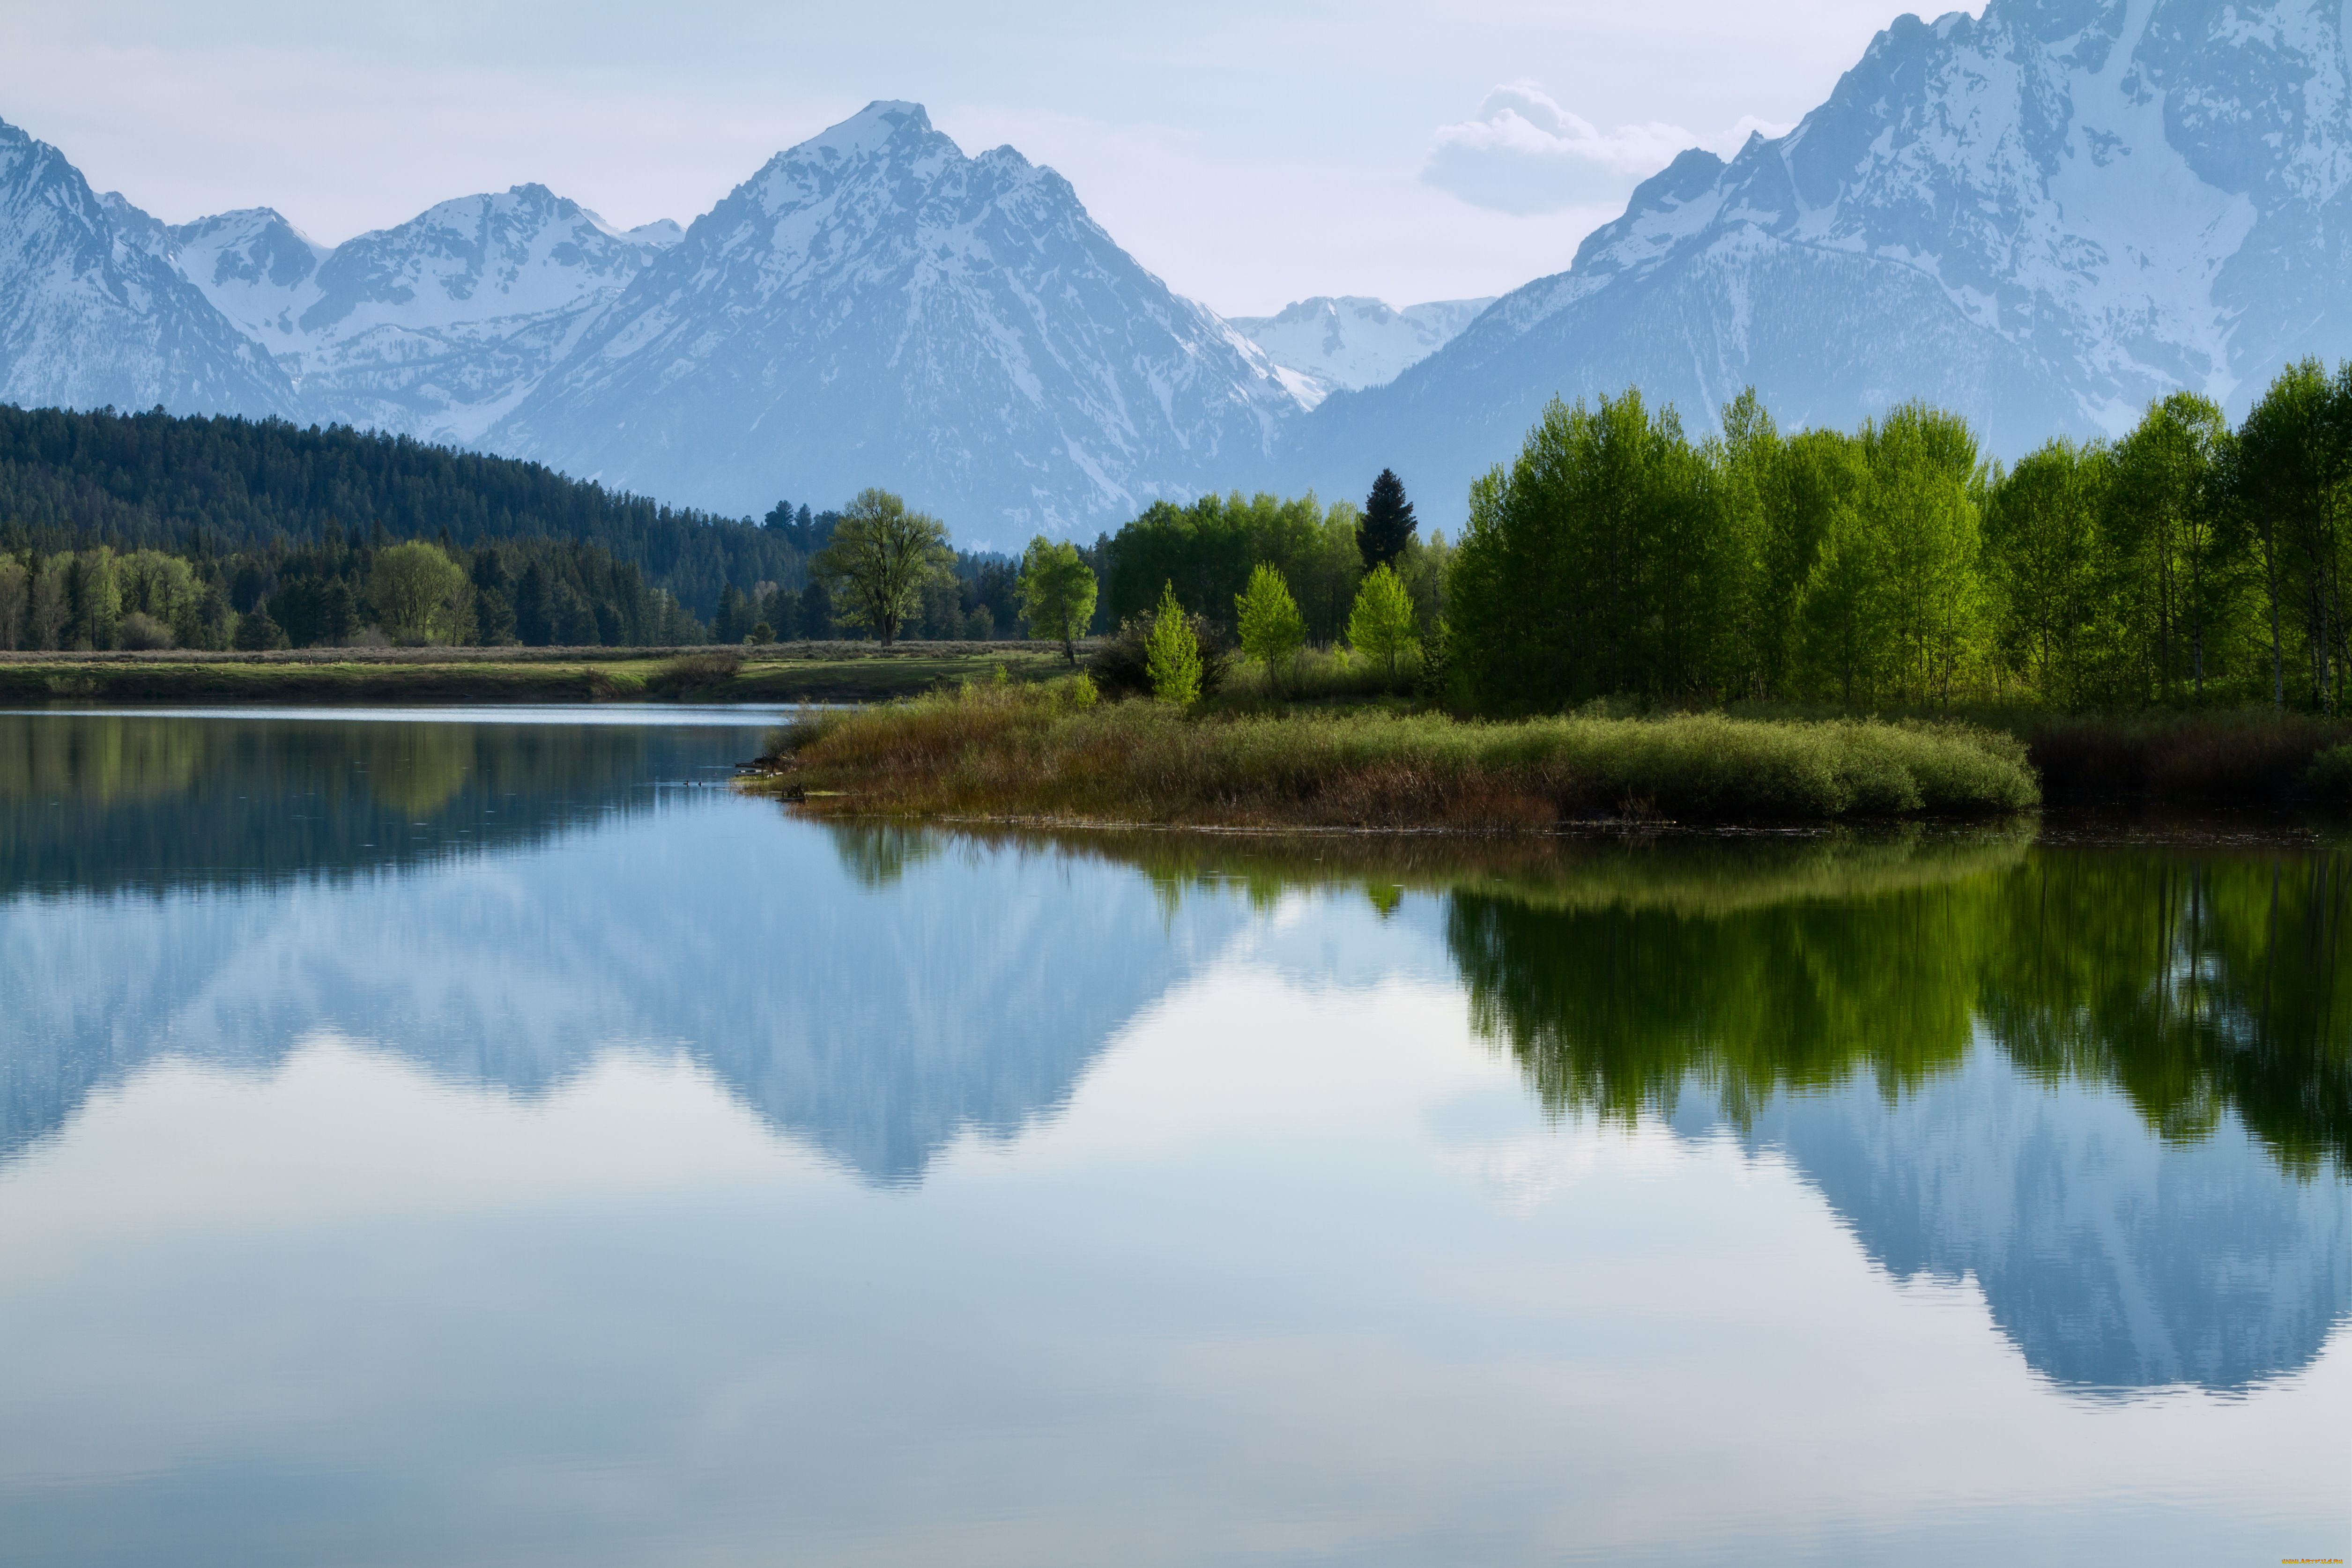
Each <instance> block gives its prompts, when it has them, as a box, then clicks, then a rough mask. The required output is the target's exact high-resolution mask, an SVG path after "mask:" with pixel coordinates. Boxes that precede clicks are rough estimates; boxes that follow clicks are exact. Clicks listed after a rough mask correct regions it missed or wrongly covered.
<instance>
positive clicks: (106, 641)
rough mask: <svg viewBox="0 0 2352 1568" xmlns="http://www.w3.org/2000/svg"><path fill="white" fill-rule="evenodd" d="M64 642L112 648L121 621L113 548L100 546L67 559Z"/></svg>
mask: <svg viewBox="0 0 2352 1568" xmlns="http://www.w3.org/2000/svg"><path fill="white" fill-rule="evenodd" d="M65 587H66V625H65V632H64V640H65V645H66V646H67V647H69V648H111V647H113V646H114V642H115V630H116V628H117V627H119V626H120V625H121V622H122V585H121V581H120V580H119V579H118V578H117V576H116V573H115V559H114V551H113V549H110V547H108V546H105V545H100V546H99V547H98V548H97V549H86V550H82V551H79V553H77V554H75V555H72V556H70V557H68V558H67V560H66V565H65Z"/></svg>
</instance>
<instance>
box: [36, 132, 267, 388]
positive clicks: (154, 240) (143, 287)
mask: <svg viewBox="0 0 2352 1568" xmlns="http://www.w3.org/2000/svg"><path fill="white" fill-rule="evenodd" d="M0 401H5V402H15V403H22V404H27V405H41V404H65V405H68V406H72V407H79V408H96V407H100V406H102V405H104V404H107V403H112V404H114V405H115V406H117V407H119V408H152V407H153V406H154V405H155V404H157V403H159V402H160V403H163V404H164V405H166V406H168V407H171V408H173V409H175V410H184V411H191V412H193V411H195V410H199V409H201V410H204V411H205V412H215V413H247V414H273V413H290V412H291V411H292V408H293V403H294V389H293V387H292V385H291V384H290V383H289V382H288V380H287V378H286V376H285V375H284V373H283V372H281V371H279V370H278V367H277V366H276V365H275V364H273V363H272V362H271V361H270V359H269V356H268V355H267V354H265V353H263V352H262V351H261V350H259V349H258V348H257V346H256V345H255V344H254V343H253V342H252V341H251V340H249V339H247V338H246V337H245V336H244V335H243V334H242V333H240V332H239V331H238V330H237V329H236V327H235V326H234V325H232V324H231V323H230V322H228V321H226V320H225V319H222V317H221V315H220V313H219V312H218V311H216V310H215V309H214V308H212V306H211V305H210V304H209V303H208V302H207V301H206V300H205V298H204V296H203V295H202V294H200V293H198V292H197V291H196V290H195V289H194V287H190V286H189V284H188V281H187V280H186V278H184V277H182V276H181V275H180V273H179V271H178V270H177V269H176V268H175V267H173V264H172V262H171V260H170V258H169V255H168V243H167V236H166V235H164V232H163V225H161V224H158V223H156V222H155V220H154V219H152V218H151V217H149V216H147V214H144V213H142V212H140V211H139V210H138V209H137V208H136V207H133V206H131V204H129V203H128V202H125V201H124V200H122V198H121V197H120V196H117V195H112V194H109V195H106V196H100V195H98V194H97V193H94V192H92V191H91V190H90V188H89V182H88V181H86V180H84V179H83V178H82V176H81V172H80V171H79V170H77V169H76V168H75V167H74V166H73V165H72V164H71V163H68V162H66V160H65V157H64V155H63V154H61V153H60V152H58V150H57V149H56V148H54V147H52V146H50V145H49V144H48V143H47V142H46V141H35V140H34V139H33V138H32V137H30V136H28V135H26V133H25V132H24V131H19V130H17V129H16V127H15V126H13V125H9V124H7V123H6V122H5V121H0Z"/></svg>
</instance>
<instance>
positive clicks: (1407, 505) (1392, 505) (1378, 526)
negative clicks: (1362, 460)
mask: <svg viewBox="0 0 2352 1568" xmlns="http://www.w3.org/2000/svg"><path fill="white" fill-rule="evenodd" d="M1416 526H1417V524H1416V522H1415V520H1414V517H1413V515H1412V502H1411V501H1408V500H1406V499H1405V497H1404V481H1403V480H1402V479H1399V478H1398V477H1397V476H1396V472H1395V470H1393V469H1390V468H1383V469H1381V476H1380V477H1379V478H1377V479H1375V480H1373V481H1372V493H1371V494H1370V496H1367V497H1364V520H1363V522H1362V523H1361V524H1360V525H1359V526H1358V528H1357V531H1356V546H1357V549H1358V550H1359V551H1360V554H1361V555H1362V557H1363V562H1364V570H1366V571H1370V570H1373V569H1374V568H1375V567H1382V566H1393V565H1395V564H1396V558H1397V557H1398V556H1399V555H1400V554H1402V553H1403V550H1404V548H1405V546H1406V545H1408V544H1410V543H1412V535H1413V529H1414V528H1415V527H1416Z"/></svg>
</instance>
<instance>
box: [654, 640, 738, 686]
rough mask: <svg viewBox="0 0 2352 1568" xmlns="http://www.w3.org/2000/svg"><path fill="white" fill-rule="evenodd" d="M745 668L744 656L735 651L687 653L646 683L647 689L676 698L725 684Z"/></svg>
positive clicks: (725, 649)
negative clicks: (676, 696)
mask: <svg viewBox="0 0 2352 1568" xmlns="http://www.w3.org/2000/svg"><path fill="white" fill-rule="evenodd" d="M742 667H743V655H742V653H741V652H740V651H739V650H737V649H734V648H714V649H712V650H711V651H710V652H709V653H686V654H681V655H680V656H679V657H677V658H675V659H672V660H671V661H669V663H667V664H664V665H663V666H662V667H661V669H660V670H658V671H657V672H656V673H655V674H653V675H652V676H651V677H650V678H649V679H647V680H646V691H648V692H653V693H658V694H661V695H669V696H675V695H680V694H682V693H686V692H692V691H699V690H703V689H705V688H707V687H710V686H717V685H725V684H726V683H727V682H729V681H731V680H733V679H734V678H735V673H736V672H737V671H738V670H740V669H741V668H742Z"/></svg>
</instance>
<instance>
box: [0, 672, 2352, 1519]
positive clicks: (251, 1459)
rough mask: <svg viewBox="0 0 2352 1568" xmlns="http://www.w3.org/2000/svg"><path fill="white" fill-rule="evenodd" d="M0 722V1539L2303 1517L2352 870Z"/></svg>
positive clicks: (2350, 1449) (2332, 1444)
mask: <svg viewBox="0 0 2352 1568" xmlns="http://www.w3.org/2000/svg"><path fill="white" fill-rule="evenodd" d="M0 729H5V730H7V731H9V732H8V733H5V734H0V997H5V999H6V1006H5V1009H0V1069H5V1077H0V1095H5V1099H0V1255H4V1256H5V1257H6V1258H7V1259H8V1260H9V1266H8V1268H7V1269H6V1270H5V1272H0V1333H5V1335H6V1339H7V1343H9V1344H11V1345H12V1346H14V1347H16V1354H12V1355H11V1356H10V1357H9V1358H8V1359H7V1361H6V1363H5V1364H0V1409H6V1410H8V1411H10V1412H11V1413H12V1417H13V1418H12V1419H11V1420H10V1421H9V1422H7V1423H5V1425H0V1562H6V1563H15V1562H26V1563H31V1562H41V1563H59V1562H90V1563H99V1562H167V1561H168V1562H173V1563H202V1562H223V1563H227V1562H237V1563H269V1562H289V1563H292V1562H317V1561H328V1560H332V1561H337V1562H346V1563H375V1562H382V1563H421V1562H436V1563H446V1562H485V1561H493V1560H495V1561H520V1562H533V1563H535V1562H549V1563H557V1562H561V1563H604V1562H611V1563H630V1562H648V1561H662V1562H666V1563H674V1562H705V1561H709V1562H731V1561H737V1560H759V1561H772V1560H775V1559H776V1558H777V1557H779V1556H785V1557H792V1558H795V1559H800V1560H822V1561H842V1562H874V1563H936V1562H948V1561H952V1562H958V1563H987V1562H1004V1563H1041V1562H1068V1563H1081V1562H1084V1563H1093V1562H1103V1561H1112V1560H1117V1561H1121V1562H1147V1563H1148V1562H1167V1563H1200V1562H1204V1561H1229V1562H1252V1563H1256V1562H1315V1561H1345V1562H1349V1563H1454V1562H1466V1561H1478V1562H1519V1561H1528V1562H1533V1561H1546V1562H1553V1561H1561V1560H1568V1561H1580V1560H1588V1559H1589V1560H1592V1561H1612V1560H1616V1559H1619V1558H1622V1556H1624V1555H1625V1554H1628V1553H1633V1554H1637V1555H1646V1554H1650V1553H1653V1552H1661V1551H1663V1550H1668V1549H1670V1550H1671V1551H1672V1552H1673V1553H1674V1555H1675V1556H1676V1557H1677V1558H1679V1559H1683V1560H1691V1561H1699V1562H1711V1561H1723V1562H1733V1561H1738V1562H1748V1563H1753V1562H1766V1563H1774V1562H1845V1561H1858V1560H1874V1559H1876V1558H1878V1557H1880V1556H1881V1555H1882V1554H1894V1555H1899V1556H1901V1557H1902V1558H1904V1559H1906V1560H1909V1561H1921V1562H1954V1563H1961V1562H1978V1561H1983V1560H1985V1559H1987V1558H1988V1557H1990V1556H1994V1555H1997V1554H2002V1553H2007V1554H2010V1555H2012V1556H2015V1557H2017V1559H2018V1560H2022V1561H2048V1560H2054V1559H2055V1558H2056V1557H2057V1556H2059V1555H2062V1554H2067V1553H2072V1552H2092V1551H2095V1552H2102V1553H2113V1552H2129V1553H2131V1554H2133V1555H2135V1556H2137V1557H2138V1558H2140V1559H2141V1560H2146V1561H2159V1562H2183V1563H2188V1562H2199V1563H2202V1562H2210V1561H2218V1560H2235V1559H2237V1558H2241V1557H2243V1558H2248V1559H2252V1558H2258V1557H2276V1556H2284V1555H2328V1554H2333V1555H2342V1554H2344V1552H2345V1549H2346V1547H2347V1545H2352V1521H2347V1512H2348V1511H2352V1503H2347V1495H2346V1489H2345V1486H2344V1480H2343V1478H2344V1474H2345V1469H2346V1463H2347V1458H2352V1416H2347V1411H2352V1398H2347V1394H2352V1387H2347V1382H2352V1378H2347V1370H2346V1356H2345V1354H2344V1350H2343V1342H2344V1339H2345V1329H2344V1326H2343V1325H2344V1323H2345V1320H2346V1318H2347V1312H2352V1186H2347V1180H2346V1175H2345V1172H2346V1158H2347V1082H2348V1081H2352V1069H2348V1068H2347V1054H2348V1052H2347V1040H2352V1021H2347V1008H2352V997H2347V995H2346V993H2345V990H2344V986H2343V982H2342V980H2341V979H2340V978H2339V974H2338V970H2339V967H2340V966H2339V959H2340V958H2341V956H2343V954H2344V951H2345V947H2346V943H2347V936H2346V929H2345V925H2344V920H2343V916H2344V914H2345V900H2346V898H2347V893H2346V890H2345V883H2344V877H2345V873H2346V870H2347V857H2346V856H2344V855H2343V854H2341V853H2339V852H2334V851H2327V850H2319V849H2304V848H2296V849H2282V848H2258V849H2239V850H2233V851H2227V852H2224V851H2211V852H2187V851H2179V850H2174V851H2167V852H2150V851H2147V850H2144V849H2143V850H2134V851H2130V852H2125V851H2119V850H2099V849H2088V848H2075V849H2065V850H2041V849H2034V848H2032V847H2030V846H2029V845H2028V844H2027V843H2026V842H2025V841H2024V840H2023V838H2022V837H2021V835H2020V834H2018V833H2016V832H2011V831H1991V832H1976V833H1969V834H1941V835H1924V836H1923V835H1899V836H1895V837H1893V838H1886V839H1877V840H1847V839H1818V838H1809V839H1797V840H1790V841H1757V840H1753V839H1746V840H1732V841H1683V840H1674V841H1633V842H1618V843H1580V844H1567V845H1555V846H1548V847H1543V848H1539V849H1538V848H1530V847H1528V846H1512V845H1495V844H1487V845H1475V846H1465V845H1459V844H1418V845H1415V844H1406V845H1393V844H1390V845H1367V844H1359V843H1354V842H1352V841H1340V840H1333V841H1319V842H1316V843H1311V844H1307V845H1305V846H1290V847H1287V848H1286V847H1284V846H1278V845H1270V844H1265V843H1262V842H1254V841H1230V842H1228V841H1200V840H1192V839H1179V838H1173V837H1170V836H1165V835H1141V836H1137V837H1134V838H1131V839H1127V840H1119V839H1106V838H1097V839H1093V840H1090V841H1085V842H1083V843H1079V844H1075V845H1071V844H1062V845H1055V844H1049V843H1045V842H1041V841H1035V840H1028V839H1022V838H1018V837H1013V836H994V837H988V836H974V835H970V834H966V835H960V836H942V835H932V834H925V833H919V832H910V831H903V830H889V829H855V828H835V827H824V826H818V825H814V824H810V823H805V822H799V821H791V820H789V819H787V818H786V817H785V816H784V815H783V814H782V811H781V810H779V809H778V808H776V807H774V806H772V805H770V804H767V803H764V802H760V801H750V800H740V799H737V798H734V797H733V796H732V795H731V794H730V793H729V792H728V791H726V790H725V789H722V788H719V787H718V786H719V784H721V783H722V782H723V780H724V779H725V777H726V768H725V765H726V764H727V763H728V762H730V761H731V760H732V759H734V758H737V757H739V756H740V755H744V754H745V753H746V751H747V749H748V747H749V745H750V743H751V740H753V739H756V734H755V733H746V732H743V731H738V730H730V729H726V728H701V729H692V728H671V727H659V728H656V727H629V726H618V727H615V726H605V727H596V728H587V727H572V726H565V725H541V726H536V727H532V726H518V725H514V724H504V725H498V726H475V725H467V724H462V723H447V724H438V725H418V724H403V725H397V726H394V725H382V724H372V723H368V722H364V721H352V720H349V719H333V720H329V719H315V720H313V721H311V722H309V723H304V724H293V723H272V722H268V721H262V720H257V719H252V718H216V719H192V718H122V717H58V716H34V717H13V716H0Z"/></svg>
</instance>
